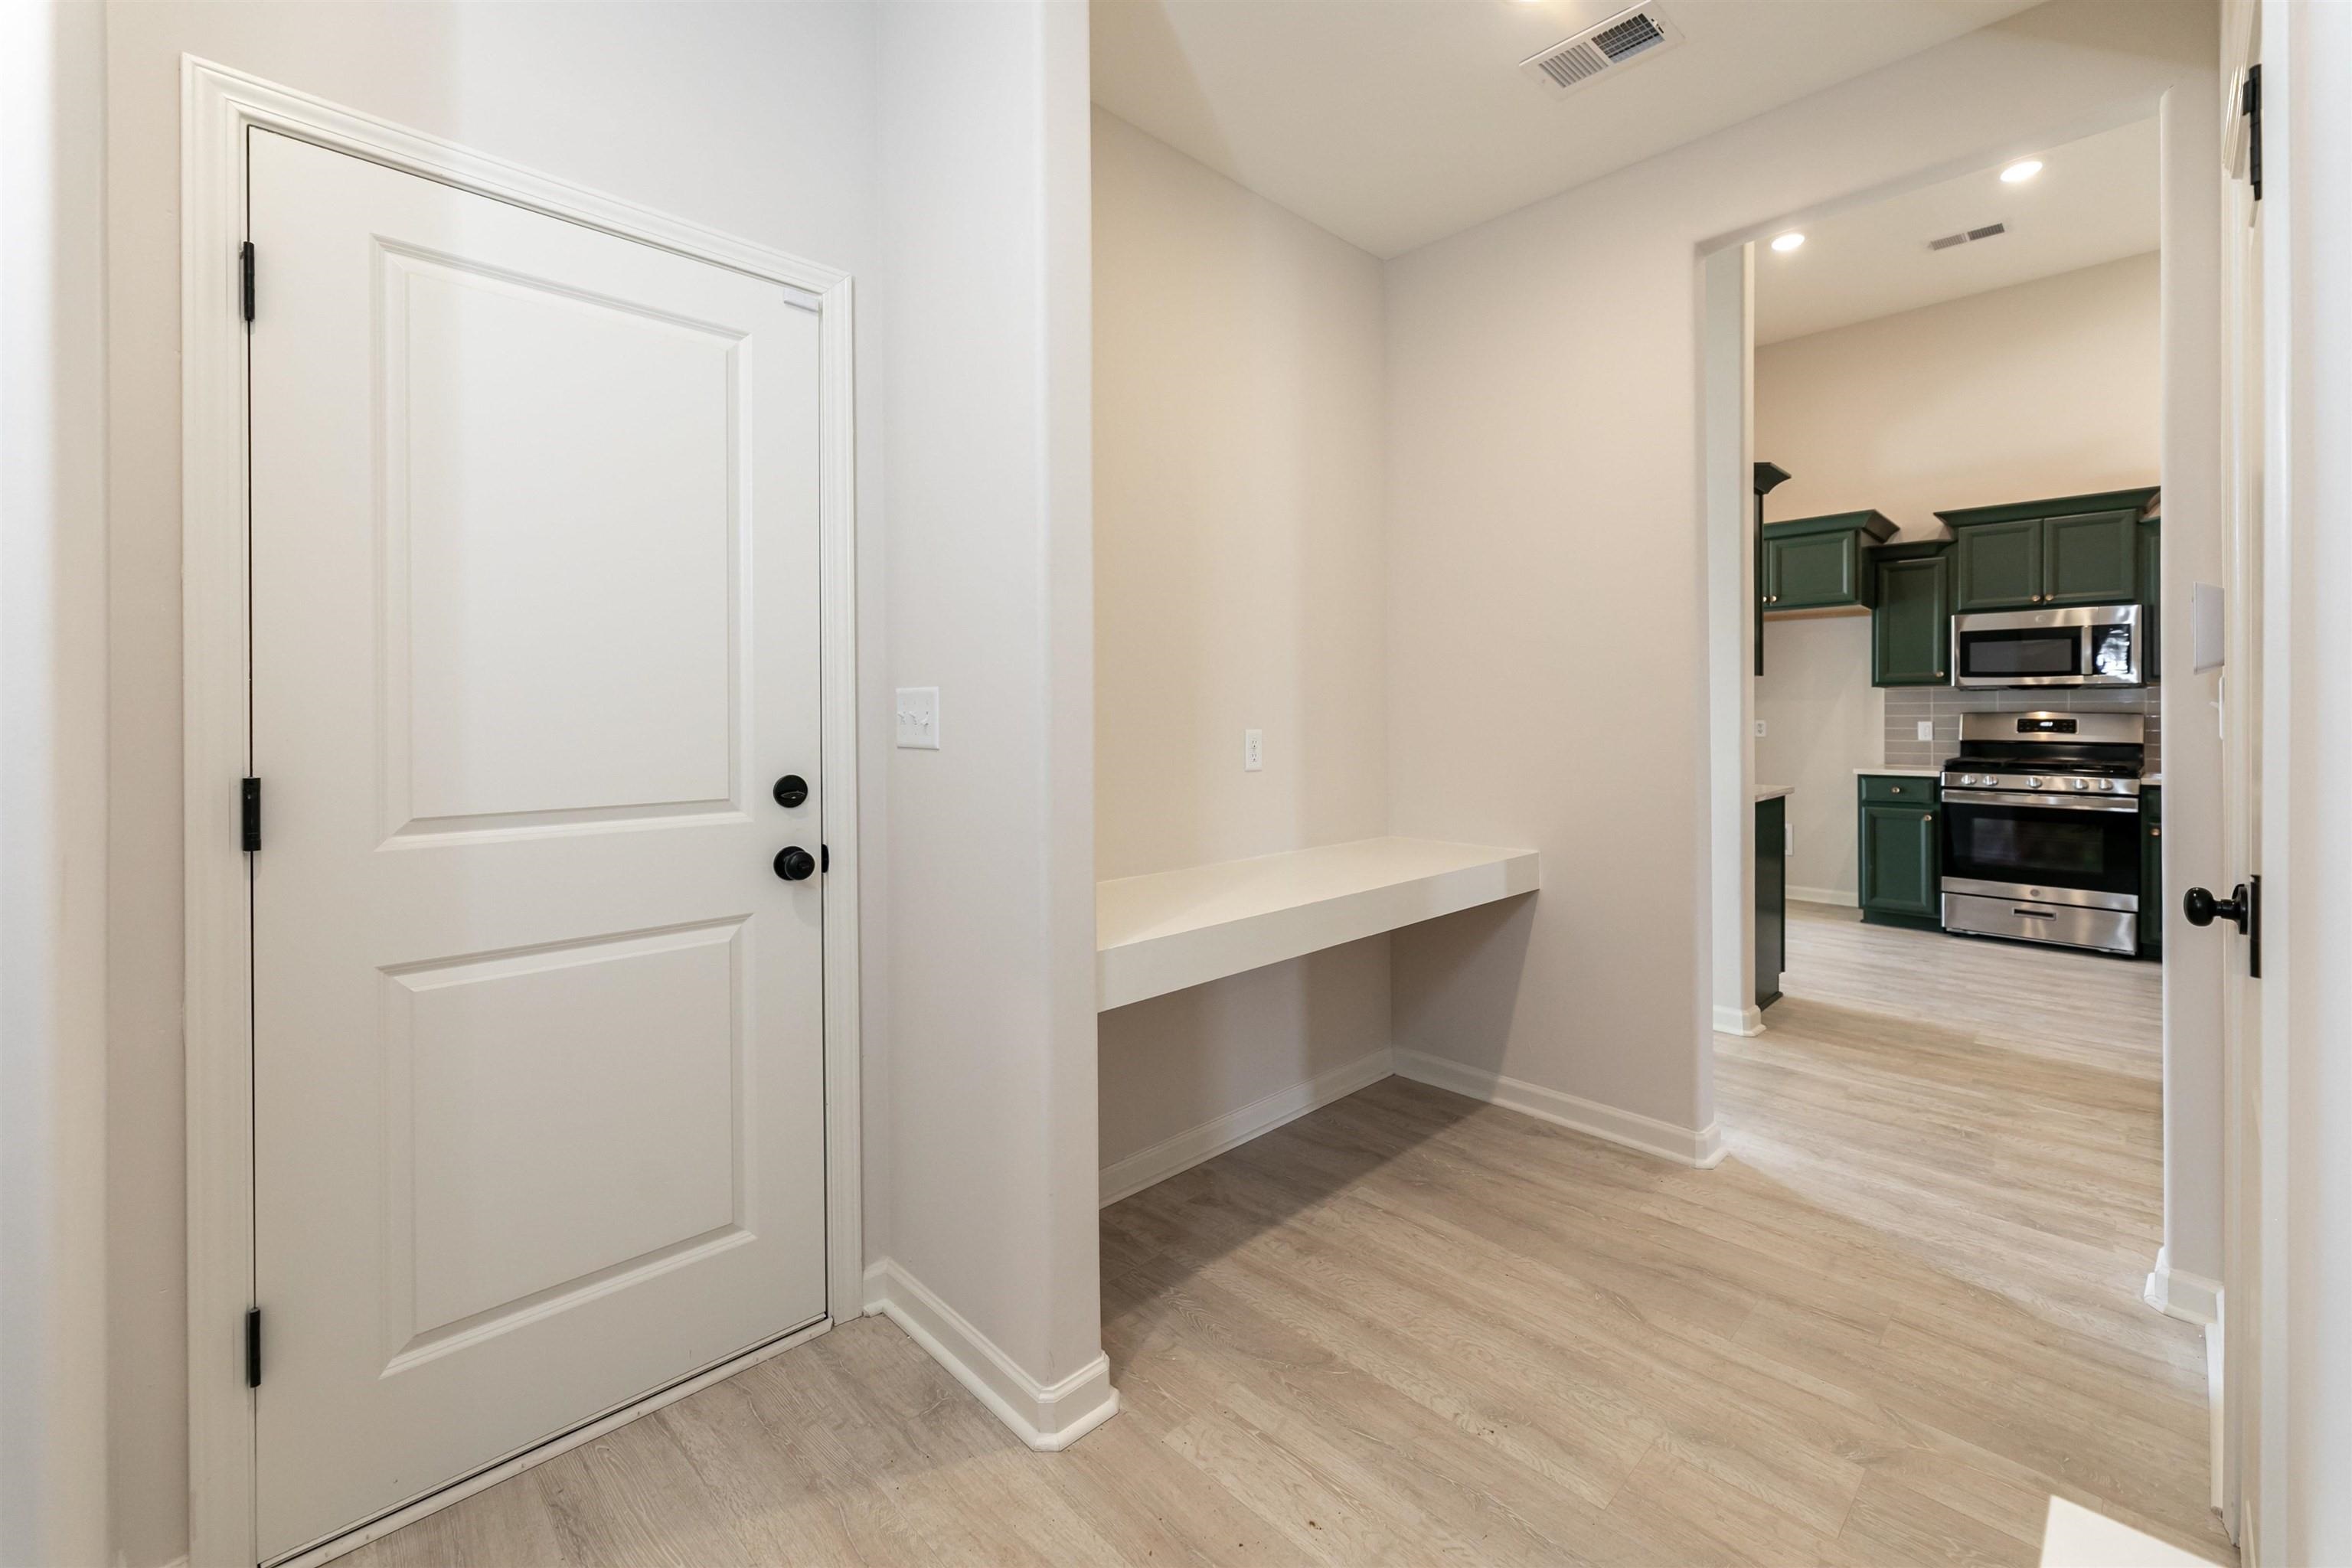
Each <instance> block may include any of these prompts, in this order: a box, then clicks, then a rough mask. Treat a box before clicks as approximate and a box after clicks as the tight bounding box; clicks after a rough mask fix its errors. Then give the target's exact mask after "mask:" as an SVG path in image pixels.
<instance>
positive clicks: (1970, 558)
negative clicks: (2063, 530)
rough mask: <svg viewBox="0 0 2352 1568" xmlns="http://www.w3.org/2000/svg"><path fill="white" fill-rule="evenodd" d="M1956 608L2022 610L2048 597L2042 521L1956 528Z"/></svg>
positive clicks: (1954, 557) (1954, 550) (1954, 590)
mask: <svg viewBox="0 0 2352 1568" xmlns="http://www.w3.org/2000/svg"><path fill="white" fill-rule="evenodd" d="M1954 532H1955V534H1956V535H1957V540H1956V542H1955V543H1954V544H1953V546H1952V561H1953V564H1954V567H1955V571H1954V579H1955V582H1954V589H1953V596H1954V607H1955V608H1956V609H1961V610H2022V609H2026V608H2029V607H2031V606H2032V605H2037V604H2039V603H2041V600H2042V520H2041V519H2040V518H2027V519H2024V520H2022V521H2016V522H1987V523H1979V524H1978V525H1977V526H1976V527H1974V528H1969V529H1956V530H1954Z"/></svg>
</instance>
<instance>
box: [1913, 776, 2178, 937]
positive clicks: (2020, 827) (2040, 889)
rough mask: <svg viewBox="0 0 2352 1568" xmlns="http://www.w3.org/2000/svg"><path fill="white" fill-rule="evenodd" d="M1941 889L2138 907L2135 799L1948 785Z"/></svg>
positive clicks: (2100, 906)
mask: <svg viewBox="0 0 2352 1568" xmlns="http://www.w3.org/2000/svg"><path fill="white" fill-rule="evenodd" d="M1943 808H1944V874H1943V884H1944V891H1945V892H1947V893H1965V894H1973V895H1977V896H1980V897H1988V898H1996V899H2027V900H2036V901H2039V902H2043V903H2053V904H2075V905H2081V906H2084V907H2086V908H2091V909H2102V910H2137V909H2138V908H2139V802H2138V801H2137V800H2126V799H2119V798H2116V797H2113V796H2110V797H2107V798H2105V799H2100V800H2085V799H2083V798H2081V797H2079V796H2073V795H2021V794H2018V793H2016V792H2013V791H2000V790H1970V789H1947V790H1945V791H1944V792H1943Z"/></svg>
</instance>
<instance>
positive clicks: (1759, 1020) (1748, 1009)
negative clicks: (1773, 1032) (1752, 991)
mask: <svg viewBox="0 0 2352 1568" xmlns="http://www.w3.org/2000/svg"><path fill="white" fill-rule="evenodd" d="M1715 1032H1716V1033H1717V1034H1718V1035H1760V1034H1762V1033H1763V1032H1764V1009H1763V1008H1761V1007H1759V1006H1757V1005H1755V1004H1754V1003H1752V1002H1751V1003H1749V1004H1748V1005H1747V1006H1745V1007H1727V1006H1725V1005H1723V1004H1722V1003H1720V1002H1718V1003H1717V1004H1716V1005H1715Z"/></svg>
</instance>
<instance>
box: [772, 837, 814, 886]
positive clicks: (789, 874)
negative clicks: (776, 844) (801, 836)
mask: <svg viewBox="0 0 2352 1568" xmlns="http://www.w3.org/2000/svg"><path fill="white" fill-rule="evenodd" d="M776 875H777V876H779V877H782V879H784V880H785V881H787V882H802V881H806V880H807V879H809V878H811V877H814V876H815V875H816V857H815V856H814V855H812V854H810V853H809V852H808V851H807V850H805V849H803V848H802V847H800V846H799V845H797V844H787V845H785V846H784V847H782V849H779V850H777V851H776Z"/></svg>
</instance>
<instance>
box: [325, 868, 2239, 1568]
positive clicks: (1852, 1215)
mask: <svg viewBox="0 0 2352 1568" xmlns="http://www.w3.org/2000/svg"><path fill="white" fill-rule="evenodd" d="M1792 914H1793V916H1794V918H1793V920H1792V922H1791V931H1790V971H1789V975H1788V980H1787V982H1786V984H1787V989H1788V992H1789V994H1788V997H1787V998H1786V999H1785V1000H1784V1001H1783V1002H1781V1003H1780V1005H1776V1006H1775V1007H1773V1008H1772V1009H1771V1011H1770V1013H1769V1015H1768V1021H1769V1024H1770V1026H1771V1027H1770V1029H1769V1032H1768V1033H1767V1034H1765V1035H1763V1036H1761V1037H1758V1038H1755V1039H1750V1040H1739V1039H1733V1038H1730V1037H1718V1040H1717V1058H1718V1059H1717V1093H1718V1097H1719V1100H1720V1110H1721V1112H1722V1115H1723V1118H1724V1121H1725V1122H1726V1124H1727V1127H1728V1128H1729V1129H1730V1131H1731V1141H1732V1152H1731V1156H1730V1158H1729V1159H1728V1160H1727V1162H1726V1163H1724V1165H1723V1166H1722V1167H1721V1168H1720V1169H1717V1170H1715V1171H1708V1172H1699V1171H1688V1170H1682V1169H1678V1168H1676V1167H1674V1166H1671V1165H1667V1164H1664V1163H1660V1162H1658V1161H1655V1160H1651V1159H1647V1158H1644V1157H1643V1156H1641V1155H1637V1154H1633V1153H1630V1152H1624V1151H1622V1150H1619V1149H1616V1148H1613V1147H1612V1146H1610V1145H1607V1144H1604V1143H1600V1142H1593V1141H1592V1140H1590V1139H1586V1138H1581V1137H1578V1136H1575V1135H1573V1134H1570V1133H1566V1132H1563V1131H1559V1130H1557V1129H1554V1128H1551V1127H1549V1126H1547V1125H1544V1124H1542V1123H1539V1122H1537V1121H1530V1120H1528V1119H1527V1118H1525V1117H1522V1116H1518V1115H1516V1114H1514V1113H1512V1112H1510V1111H1506V1110H1495V1109H1492V1108H1486V1107H1481V1106H1478V1105H1475V1104H1473V1103H1472V1102H1470V1101H1468V1100H1461V1099H1458V1098H1455V1097H1454V1096H1452V1095H1448V1094H1445V1093H1443V1092H1440V1091H1438V1090H1435V1089H1427V1088H1423V1087H1422V1086H1419V1085H1416V1084H1410V1083H1407V1082H1405V1081H1403V1080H1402V1079H1389V1080H1387V1081H1386V1082H1383V1083H1381V1084H1377V1085H1375V1086H1373V1087H1372V1088H1370V1089H1366V1090H1364V1091H1362V1092H1361V1093H1360V1094H1357V1095H1355V1096H1353V1097H1351V1098H1349V1099H1348V1100H1343V1101H1341V1102H1339V1104H1336V1105H1333V1106H1329V1107H1328V1108H1326V1109H1325V1110H1321V1111H1318V1112H1317V1113H1316V1114H1314V1115H1312V1116H1310V1117H1307V1118H1306V1119H1304V1120H1302V1121H1297V1122H1294V1123H1293V1124H1291V1125H1290V1126H1289V1127H1286V1128H1284V1129H1282V1130H1280V1131H1276V1132H1274V1133H1271V1134H1269V1135H1268V1136H1266V1137H1265V1138H1262V1139H1259V1140H1258V1141H1256V1142H1253V1143H1250V1144H1247V1145H1244V1147H1242V1148H1240V1149H1237V1150H1234V1152H1231V1153H1228V1154H1226V1155H1223V1156H1222V1157H1221V1158H1219V1159H1217V1160H1215V1161H1213V1162H1211V1163H1208V1164H1206V1165H1203V1166H1201V1167H1199V1168H1197V1169H1195V1170H1192V1171H1191V1172H1188V1173H1185V1174H1183V1175H1181V1176H1179V1177H1176V1178H1175V1179H1173V1180H1171V1181H1169V1182H1166V1183H1163V1184H1160V1186H1157V1187H1154V1188H1152V1189H1150V1191H1148V1192H1144V1193H1141V1194H1137V1195H1136V1196H1134V1197H1132V1198H1129V1199H1128V1200H1127V1201H1125V1202H1123V1203H1121V1204H1119V1205H1117V1206H1115V1207H1113V1208H1111V1209H1109V1210H1108V1211H1107V1212H1106V1213H1105V1214H1104V1215H1103V1272H1104V1279H1105V1285H1104V1296H1105V1300H1104V1310H1105V1315H1106V1324H1105V1339H1106V1342H1107V1345H1108V1350H1109V1352H1110V1355H1111V1360H1112V1364H1113V1369H1114V1375H1115V1377H1116V1380H1117V1382H1118V1385H1119V1387H1120V1389H1121V1390H1122V1391H1123V1394H1124V1397H1125V1402H1126V1404H1125V1409H1124V1411H1123V1412H1122V1413H1121V1414H1120V1415H1118V1417H1117V1418H1115V1419H1114V1420H1112V1421H1111V1422H1109V1423H1108V1425H1106V1426H1103V1427H1101V1428H1099V1429H1098V1430H1097V1431H1096V1432H1095V1433H1094V1434H1092V1435H1091V1436H1087V1438H1085V1439H1084V1440H1083V1441H1081V1442H1080V1443H1079V1444H1078V1445H1077V1446H1076V1447H1074V1448H1073V1449H1071V1450H1070V1451H1069V1452H1067V1453H1065V1454H1058V1455H1041V1454H1032V1453H1029V1452H1027V1451H1026V1450H1024V1449H1023V1448H1021V1447H1019V1446H1018V1445H1017V1444H1016V1443H1015V1442H1014V1441H1013V1439H1012V1438H1011V1437H1010V1436H1008V1435H1007V1434H1006V1433H1005V1432H1004V1430H1003V1428H1002V1427H1000V1426H998V1425H997V1424H996V1423H995V1422H994V1420H992V1418H991V1417H990V1416H989V1415H987V1413H986V1412H985V1411H984V1410H982V1407H981V1406H980V1405H978V1404H977V1403H976V1402H975V1401H973V1400H972V1399H971V1398H970V1397H969V1396H967V1395H966V1394H964V1393H963V1392H962V1391H961V1389H960V1388H959V1387H958V1386H957V1385H956V1384H955V1383H954V1382H953V1381H951V1380H950V1378H949V1377H948V1376H947V1375H946V1373H943V1372H941V1371H940V1369H939V1368H938V1367H937V1366H935V1365H934V1364H933V1363H931V1362H930V1361H929V1359H928V1358H927V1357H926V1356H925V1355H924V1354H923V1352H921V1351H920V1350H919V1349H918V1348H917V1347H916V1346H915V1345H914V1344H913V1343H912V1342H909V1341H908V1340H907V1339H906V1338H905V1337H904V1336H903V1335H902V1334H900V1333H899V1332H898V1330H897V1329H895V1328H893V1327H891V1326H890V1325H888V1324H887V1322H885V1321H881V1320H879V1319H867V1320H866V1321H862V1322H856V1323H851V1324H848V1325H845V1326H844V1327H843V1328H841V1329H838V1330H836V1331H835V1332H833V1333H832V1334H830V1335H828V1336H826V1337H825V1338H824V1339H821V1340H818V1341H816V1342H814V1343H812V1344H810V1345H807V1346H804V1347H803V1348H802V1349H799V1350H796V1351H793V1352H790V1353H788V1354H786V1355H783V1356H782V1357H779V1358H777V1359H776V1360H773V1361H771V1362H768V1363H764V1364H763V1365H761V1366H759V1367H757V1368H754V1369H753V1370H751V1371H750V1372H748V1373H743V1374H742V1375H740V1376H739V1377H737V1378H734V1379H732V1380H730V1382H728V1383H725V1384H719V1385H718V1386H716V1387H713V1388H710V1389H708V1390H705V1391H703V1392H702V1393H699V1394H695V1395H693V1396H692V1397H691V1398H688V1399H687V1400H684V1401H681V1402H680V1403H678V1404H677V1405H673V1406H671V1407H669V1408H668V1409H667V1410H664V1411H661V1412H659V1413H657V1414H656V1415H652V1416H649V1417H646V1419H644V1420H641V1421H638V1422H636V1423H635V1424H633V1425H631V1426H626V1427H624V1428H622V1429H621V1430H619V1431H617V1432H614V1433H613V1434H612V1435H610V1436H606V1437H604V1438H602V1439H600V1440H598V1441H596V1442H594V1443H593V1444H590V1445H588V1446H586V1447H583V1448H582V1449H579V1450H577V1451H575V1452H573V1453H572V1454H569V1455H566V1456H564V1457H562V1458H559V1459H556V1460H553V1461H551V1462H550V1463H548V1464H546V1465H543V1466H541V1467H540V1468H537V1469H534V1470H531V1471H529V1472H527V1473H526V1474H524V1475H522V1476H520V1477H518V1478H516V1479H512V1480H509V1481H507V1482H505V1483H503V1484H502V1485H500V1486H499V1487H496V1488H493V1489H489V1490H488V1491H485V1492H483V1493H482V1494H480V1495H479V1496H477V1497H475V1498H472V1499H470V1500H467V1501H465V1502H462V1503H460V1504H458V1505H457V1506H456V1507H454V1508H451V1509H449V1510H446V1511H444V1512H442V1513H440V1514H438V1515H436V1516H435V1517H433V1518H431V1519H428V1520H425V1521H423V1522H420V1523H418V1524H415V1525H412V1526H410V1527H409V1528H408V1529H406V1530H404V1531H400V1532H398V1533H397V1534H394V1535H392V1536H389V1537H387V1538H386V1539H385V1540H383V1542H378V1543H376V1544H375V1545H374V1546H372V1547H369V1548H367V1549H365V1550H364V1551H362V1552H359V1553H357V1554H355V1555H354V1556H352V1557H351V1558H349V1559H347V1560H346V1561H347V1562H349V1563H352V1564H353V1568H392V1565H393V1564H436V1565H440V1564H470V1565H478V1568H523V1565H526V1564H541V1563H545V1564H578V1565H582V1568H587V1565H591V1564H640V1563H677V1564H690V1565H693V1568H720V1565H726V1564H768V1563H830V1562H858V1563H891V1564H898V1563H906V1564H921V1565H923V1568H930V1565H932V1564H938V1563H1057V1564H1069V1563H1334V1564H1358V1563H1430V1562H1435V1561H1439V1560H1445V1561H1451V1562H1458V1563H1642V1564H1674V1565H1682V1564H1712V1563H1837V1564H1850V1565H1868V1568H1895V1565H1898V1564H1909V1563H2032V1562H2034V1561H2035V1560H2036V1548H2037V1545H2038V1542H2039V1541H2040V1538H2041V1527H2042V1514H2043V1511H2044V1510H2045V1509H2046V1507H2047V1500H2048V1497H2049V1495H2050V1494H2051V1493H2053V1492H2056V1493H2059V1494H2061V1495H2063V1496H2065V1497H2068V1498H2071V1499H2073V1500H2076V1501H2079V1502H2082V1503H2084V1504H2086V1505H2088V1506H2090V1507H2092V1508H2094V1509H2096V1510H2100V1511H2102V1512H2105V1513H2108V1514H2111V1515H2114V1516H2116V1517H2118V1518H2121V1519H2124V1520H2126V1521H2130V1522H2132V1523H2135V1524H2137V1525H2139V1526H2140V1527H2141V1528H2143V1529H2147V1530H2149V1531H2153V1532H2155V1533H2157V1534H2158V1535H2162V1536H2165V1537H2167V1538H2168V1539H2170V1540H2173V1541H2175V1542H2179V1543H2181V1544H2183V1545H2186V1546H2189V1547H2190V1548H2192V1549H2193V1550H2196V1551H2198V1552H2201V1553H2203V1554H2204V1555H2206V1556H2208V1557H2211V1558H2214V1559H2216V1560H2219V1561H2229V1560H2231V1552H2230V1549H2229V1546H2228V1543H2227V1542H2226V1541H2225V1540H2224V1539H2223V1537H2222V1536H2221V1532H2220V1531H2219V1530H2218V1529H2217V1528H2216V1527H2215V1525H2214V1524H2213V1522H2212V1520H2211V1518H2210V1515H2209V1513H2208V1512H2207V1510H2206V1507H2205V1494H2206V1488H2207V1483H2206V1476H2205V1442H2206V1422H2205V1411H2204V1398H2203V1372H2202V1359H2201V1355H2202V1352H2201V1349H2200V1341H2199V1338H2198V1335H2197V1333H2196V1331H2194V1330H2192V1329H2191V1328H2189V1326H2188V1325H2185V1324H2181V1323H2177V1322H2173V1321H2169V1320H2168V1319H2165V1318H2163V1317H2160V1316H2158V1315H2157V1314H2156V1313H2154V1312H2152V1311H2150V1310H2148V1309H2147V1307H2145V1306H2144V1305H2142V1304H2141V1303H2140V1301H2139V1300H2138V1289H2139V1286H2140V1283H2141V1279H2142V1278H2143V1276H2144V1275H2145V1273H2146V1271H2147V1267H2148V1263H2149V1260H2150V1258H2152V1257H2153V1255H2154V1253H2155V1249H2156V1243H2157V1222H2158V1120H2157V1110H2158V1102H2157V1044H2156V1041H2157V1022H2156V1021H2157V995H2158V974H2157V970H2156V967H2155V966H2154V965H2151V964H2132V963H2118V962H2114V961H2109V960H2103V959H2096V958H2091V957H2086V956H2080V955H2074V954H2068V953H2062V952H2049V951H2042V950H2034V949H2023V948H2017V947H2009V946H2002V945H1998V944H1992V943H1980V942H1967V941H1963V940H1959V939H1953V938H1946V937H1941V936H1937V935H1933V934H1927V933H1917V934H1915V933H1911V932H1907V931H1885V930H1880V929H1878V928H1874V927H1863V926H1860V925H1857V924H1855V923H1853V916H1852V912H1851V911H1843V912H1841V911H1832V910H1819V909H1812V908H1807V907H1802V906H1800V907H1799V908H1797V909H1796V910H1793V911H1792Z"/></svg>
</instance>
